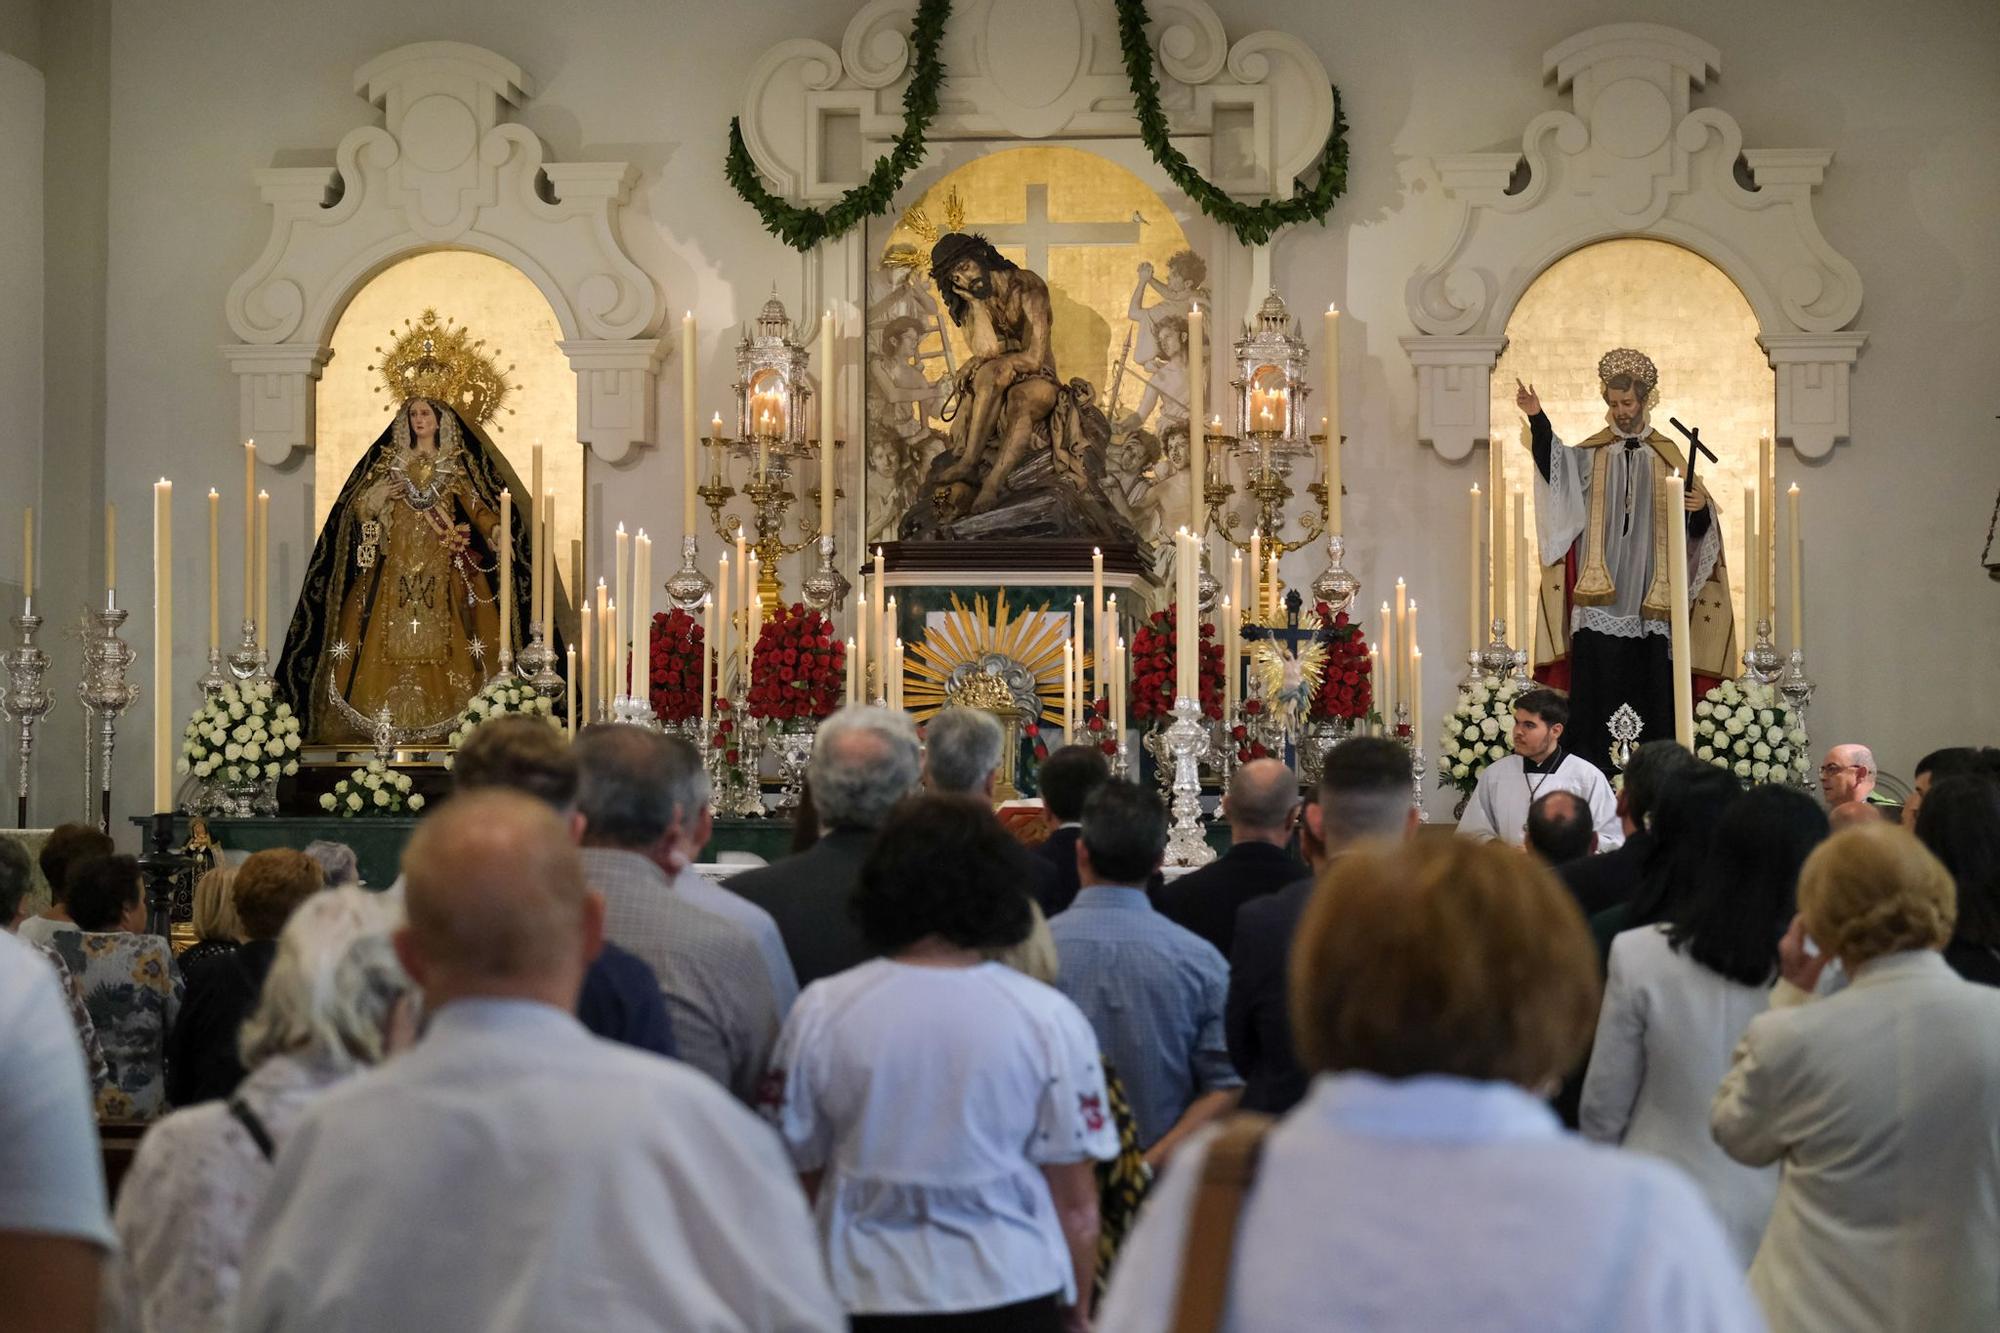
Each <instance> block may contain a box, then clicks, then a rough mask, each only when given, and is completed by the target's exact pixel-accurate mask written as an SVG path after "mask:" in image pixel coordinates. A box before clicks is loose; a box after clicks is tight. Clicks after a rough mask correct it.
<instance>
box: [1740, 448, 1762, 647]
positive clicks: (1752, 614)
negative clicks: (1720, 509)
mask: <svg viewBox="0 0 2000 1333" xmlns="http://www.w3.org/2000/svg"><path fill="white" fill-rule="evenodd" d="M1762 584H1763V580H1762V579H1760V578H1759V577H1758V576H1757V488H1756V487H1755V486H1754V485H1753V486H1745V487H1744V488H1743V637H1744V638H1745V639H1750V638H1753V637H1755V635H1756V633H1757V589H1758V588H1759V587H1760V586H1762Z"/></svg>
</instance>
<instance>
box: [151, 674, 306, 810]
mask: <svg viewBox="0 0 2000 1333" xmlns="http://www.w3.org/2000/svg"><path fill="white" fill-rule="evenodd" d="M298 755H299V719H298V718H297V717H296V716H294V715H293V713H292V706H291V705H290V704H287V703H280V702H279V701H278V698H277V691H276V689H275V687H274V686H273V685H272V684H271V682H270V681H268V680H251V681H241V682H236V681H232V682H230V683H229V684H227V685H224V686H223V687H222V688H221V689H220V690H219V691H217V692H216V694H215V695H214V696H213V697H212V698H210V699H209V700H208V701H207V702H206V703H204V704H203V705H202V706H201V707H200V708H198V709H196V710H195V714H194V716H193V717H191V718H189V719H188V724H187V727H186V729H185V730H183V731H182V732H181V759H180V771H181V772H183V773H192V774H193V775H194V776H195V777H196V778H198V779H200V780H201V781H203V782H207V783H239V784H247V783H254V782H264V781H272V782H275V781H276V780H277V779H278V778H280V777H291V776H292V775H293V774H295V773H297V772H298V771H299V758H298Z"/></svg>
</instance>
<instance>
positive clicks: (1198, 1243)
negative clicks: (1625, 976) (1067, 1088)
mask: <svg viewBox="0 0 2000 1333" xmlns="http://www.w3.org/2000/svg"><path fill="white" fill-rule="evenodd" d="M1597 1000H1598V980H1597V962H1596V951H1595V947H1594V946H1593V944H1592V943H1591V938H1590V933H1589V931H1588V929H1587V928H1586V927H1585V926H1584V923H1583V917H1582V914H1581V913H1580V912H1579V911H1578V909H1577V907H1576V904H1575V902H1574V900H1573V899H1571V897H1570V896H1569V893H1568V892H1567V890H1565V889H1564V888H1563V887H1562V884H1561V882H1560V881H1558V880H1557V879H1556V877H1555V876H1554V874H1552V873H1551V872H1550V871H1549V870H1548V869H1547V868H1545V867H1543V866H1542V865H1540V864H1539V863H1538V862H1536V861H1534V860H1532V859H1531V858H1528V857H1524V856H1522V855H1521V854H1520V852H1519V851H1517V850H1515V849H1514V848H1511V847H1507V846H1505V845H1504V844H1501V843H1497V842H1475V841H1472V840H1471V839H1466V838H1439V839H1417V840H1415V841H1413V842H1409V843H1404V844H1396V845H1391V844H1387V843H1381V844H1363V845H1361V846H1359V847H1356V848H1355V849H1353V850H1350V851H1348V852H1345V853H1343V854H1342V855H1341V856H1340V857H1338V858H1337V859H1335V860H1334V861H1333V862H1332V863H1331V864H1330V865H1329V867H1328V869H1327V870H1326V872H1325V874H1324V875H1323V876H1322V878H1321V880H1320V883H1319V887H1318V889H1317V890H1316V891H1315V892H1314V895H1313V898H1312V900H1311V902H1310V903H1309V904H1308V906H1307V907H1306V911H1305V915H1304V917H1303V919H1302V920H1301V921H1300V925H1299V931H1298V935H1297V936H1296V938H1295V940H1294V943H1293V947H1292V955H1291V1008H1292V1031H1293V1034H1294V1040H1295V1042H1296V1045H1297V1048H1298V1053H1299V1057H1300V1060H1301V1063H1303V1064H1304V1065H1305V1066H1306V1068H1307V1069H1309V1070H1311V1071H1313V1073H1314V1075H1315V1078H1314V1081H1313V1084H1312V1086H1311V1089H1310V1091H1309V1092H1308V1094H1307V1096H1306V1099H1305V1100H1304V1101H1303V1102H1301V1103H1300V1104H1299V1105H1298V1106H1297V1107H1296V1108H1294V1109H1293V1110H1292V1111H1291V1112H1290V1113H1289V1114H1288V1115H1286V1116H1285V1117H1284V1119H1282V1120H1280V1121H1278V1122H1276V1123H1275V1124H1271V1123H1270V1122H1268V1121H1264V1120H1262V1118H1261V1117H1249V1116H1242V1117H1238V1118H1237V1119H1235V1120H1233V1121H1231V1122H1229V1123H1228V1124H1226V1125H1223V1126H1221V1127H1219V1128H1213V1129H1210V1130H1207V1131H1204V1133H1203V1135H1202V1136H1201V1137H1200V1138H1197V1139H1195V1140H1192V1141H1190V1142H1189V1143H1187V1144H1186V1145H1185V1146H1183V1147H1182V1148H1181V1150H1180V1152H1179V1153H1178V1154H1177V1155H1176V1156H1175V1158H1174V1163H1173V1168H1172V1170H1170V1171H1169V1172H1168V1173H1167V1175H1166V1178H1165V1179H1164V1180H1163V1181H1162V1182H1161V1184H1160V1185H1159V1186H1158V1187H1157V1188H1155V1190H1154V1191H1153V1196H1152V1198H1151V1199H1150V1200H1149V1201H1148V1203H1147V1206H1146V1211H1145V1212H1144V1213H1143V1214H1142V1215H1141V1217H1140V1219H1139V1227H1138V1230H1137V1231H1136V1232H1135V1233H1134V1234H1133V1236H1132V1239H1131V1241H1130V1243H1129V1244H1128V1245H1127V1246H1126V1249H1125V1253H1124V1255H1123V1256H1122V1257H1121V1258H1120V1259H1119V1266H1118V1269H1117V1271H1116V1273H1115V1274H1114V1275H1113V1277H1112V1279H1111V1292H1110V1295H1109V1297H1108V1298H1107V1299H1106V1302H1105V1307H1104V1312H1103V1317H1102V1319H1100V1320H1099V1322H1098V1325H1097V1327H1098V1329H1099V1330H1100V1333H1133V1331H1136V1330H1148V1331H1152V1330H1159V1329H1165V1328H1179V1329H1193V1328H1201V1329H1211V1328H1214V1329H1228V1330H1234V1331H1236V1333H1266V1331H1268V1333H1279V1331H1280V1330H1284V1331H1285V1333H1290V1330H1294V1329H1306V1328H1310V1329H1324V1330H1339V1329H1388V1328H1396V1329H1473V1328H1476V1329H1481V1330H1487V1331H1488V1333H1491V1331H1494V1330H1521V1331H1522V1333H1526V1330H1530V1329H1533V1330H1542V1329H1552V1328H1576V1329H1583V1328H1589V1329H1619V1330H1622V1331H1623V1333H1634V1331H1636V1330H1655V1329H1657V1330H1667V1329H1674V1330H1683V1329H1700V1330H1704V1331H1705V1333H1718V1331H1724V1330H1727V1331H1734V1330H1743V1331H1744V1333H1748V1331H1749V1330H1754V1329H1757V1328H1759V1327H1760V1324H1759V1321H1758V1319H1757V1314H1756V1311H1755V1309H1754V1308H1753V1307H1752V1305H1751V1302H1750V1299H1749V1296H1748V1294H1747V1293H1746V1292H1745V1291H1744V1289H1743V1280H1742V1276H1741V1273H1740V1270H1739V1268H1738V1266H1737V1264H1736V1261H1735V1258H1734V1256H1733V1255H1732V1254H1731V1253H1730V1251H1729V1246H1728V1243H1727V1242H1726V1241H1725V1240H1724V1238H1723V1235H1722V1231H1721V1229H1720V1228H1719V1227H1718V1226H1717V1224H1716V1222H1715V1219H1714V1218H1713V1217H1712V1216H1711V1215H1710V1213H1709V1211H1708V1208H1707V1206H1706V1205H1705V1204H1704V1203H1703V1202H1702V1198H1701V1195H1700V1193H1699V1192H1698V1191H1697V1190H1696V1189H1695V1187H1694V1185H1693V1184H1692V1183H1690V1182H1689V1181H1688V1179H1687V1178H1686V1177H1685V1176H1683V1175H1682V1174H1681V1173H1680V1172H1679V1171H1678V1170H1676V1169H1675V1168H1673V1167H1672V1166H1669V1165H1668V1164H1666V1163H1664V1162H1660V1161H1656V1160H1653V1159H1650V1158H1646V1157H1641V1156H1639V1155H1637V1154H1630V1153H1623V1152H1619V1151H1616V1150H1614V1149H1610V1148H1605V1147H1602V1146H1599V1145H1597V1144H1592V1143H1586V1142H1584V1141H1583V1140H1581V1139H1578V1138H1575V1137H1573V1136H1571V1135H1569V1134H1566V1133H1565V1132H1564V1131H1563V1129H1562V1126H1561V1124H1560V1123H1559V1122H1558V1121H1557V1120H1556V1117H1555V1114H1554V1113H1553V1112H1552V1111H1550V1109H1549V1108H1548V1106H1547V1104H1546V1103H1545V1102H1544V1101H1543V1100H1542V1098H1543V1097H1544V1096H1545V1095H1546V1094H1547V1093H1548V1092H1549V1091H1551V1090H1553V1088H1554V1087H1555V1086H1556V1084H1557V1082H1558V1081H1559V1080H1560V1079H1561V1077H1562V1075H1563V1073H1564V1071H1566V1070H1568V1069H1569V1068H1570V1067H1571V1066H1572V1065H1573V1064H1574V1063H1575V1061H1576V1059H1577V1057H1578V1056H1580V1055H1581V1054H1582V1052H1583V1047H1584V1044H1585V1043H1586V1042H1587V1041H1588V1040H1589V1039H1590V1029H1591V1023H1592V1021H1593V1019H1594V1018H1595V1016H1596V1010H1597ZM1267 1130H1268V1132H1266V1131H1267Z"/></svg>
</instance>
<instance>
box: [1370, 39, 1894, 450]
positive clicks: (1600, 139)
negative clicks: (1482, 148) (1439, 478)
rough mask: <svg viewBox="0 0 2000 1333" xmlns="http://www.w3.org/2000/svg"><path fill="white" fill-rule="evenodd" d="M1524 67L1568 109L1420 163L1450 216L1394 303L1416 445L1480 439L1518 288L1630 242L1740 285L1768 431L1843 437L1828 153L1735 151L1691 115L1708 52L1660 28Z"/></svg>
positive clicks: (1486, 429) (1701, 113)
mask: <svg viewBox="0 0 2000 1333" xmlns="http://www.w3.org/2000/svg"><path fill="white" fill-rule="evenodd" d="M1542 59H1543V77H1544V78H1550V77H1553V78H1554V79H1555V81H1556V86H1557V88H1558V89H1559V90H1561V91H1564V92H1567V93H1568V94H1569V95H1570V98H1571V101H1572V105H1573V109H1572V110H1559V111H1549V112H1545V113H1543V114H1542V115H1540V116H1537V117H1536V118H1535V119H1534V120H1533V121H1531V122H1530V123H1529V125H1528V128H1527V130H1526V132H1525V133H1524V134H1523V135H1522V137H1521V151H1520V152H1519V153H1467V154H1459V155H1452V156H1440V157H1438V158H1436V159H1435V160H1434V163H1435V167H1436V170H1437V174H1438V177H1439V180H1440V182H1441V183H1442V185H1443V187H1444V191H1445V194H1446V197H1447V198H1449V199H1451V200H1452V201H1453V202H1454V204H1455V207H1456V211H1455V215H1454V217H1453V220H1452V224H1451V226H1450V240H1449V242H1448V243H1447V244H1446V246H1445V247H1444V250H1443V252H1442V253H1441V254H1440V256H1439V257H1438V258H1437V259H1436V260H1435V261H1434V262H1432V263H1430V264H1427V265H1425V266H1424V267H1423V268H1422V269H1420V270H1418V271H1417V272H1416V273H1415V274H1414V275H1412V276H1411V278H1410V280H1409V282H1408V284H1407V285H1406V287H1405V292H1404V297H1405V301H1406V303H1407V305H1408V307H1409V312H1410V320H1411V322H1412V323H1413V324H1415V325H1416V327H1417V329H1418V330H1419V332H1418V334H1417V336H1415V337H1408V338H1404V339H1403V340H1402V343H1403V347H1404V349H1405V350H1406V351H1407V352H1408V353H1409V356H1410V360H1411V362H1412V363H1413V364H1414V365H1415V366H1416V370H1417V434H1418V437H1419V438H1420V439H1422V440H1424V441H1427V442H1428V443H1430V444H1431V445H1432V446H1433V447H1435V448H1436V449H1437V451H1438V453H1439V454H1441V455H1443V456H1444V457H1446V458H1450V459H1461V458H1464V457H1465V456H1466V455H1467V454H1469V453H1470V452H1471V451H1472V448H1473V446H1474V445H1475V444H1477V443H1479V442H1480V441H1483V440H1486V439H1488V438H1490V435H1491V429H1492V424H1491V421H1490V420H1489V402H1490V392H1489V390H1490V378H1491V374H1492V370H1493V365H1494V363H1495V362H1496V361H1497V360H1498V359H1499V356H1500V352H1501V350H1502V349H1503V348H1504V347H1505V346H1506V341H1507V339H1506V328H1507V320H1508V318H1509V316H1511V315H1512V314H1513V311H1514V306H1515V304H1516V302H1518V301H1519V300H1520V298H1521V294H1522V293H1523V292H1525V291H1526V290H1527V289H1528V286H1529V284H1531V283H1532V282H1533V281H1534V280H1535V278H1536V277H1538V276H1539V275H1540V274H1541V273H1542V271H1543V270H1544V269H1546V268H1547V267H1548V266H1549V265H1550V264H1553V263H1554V262H1555V261H1556V260H1558V259H1560V258H1562V257H1563V256H1564V255H1566V254H1568V253H1570V252H1571V251H1573V250H1576V249H1579V248H1581V247H1583V246H1586V245H1589V244H1592V243H1593V242H1596V241H1602V240H1608V239H1610V238H1613V237H1623V236H1643V237H1651V238H1654V239H1656V240H1662V241H1668V242H1671V243H1673V244H1676V245H1680V246H1683V247H1685V248H1687V249H1689V250H1692V251H1694V252H1695V253H1697V254H1699V255H1701V256H1702V257H1703V258H1705V259H1707V260H1709V262H1711V263H1713V264H1715V265H1716V266H1717V267H1718V268H1720V269H1722V270H1723V272H1725V273H1727V274H1728V275H1729V277H1730V278H1731V279H1732V280H1733V281H1734V282H1735V283H1736V285H1737V286H1738V287H1739V288H1741V289H1742V291H1743V294H1744V296H1745V297H1746V298H1747V299H1748V300H1749V302H1750V307H1751V309H1752V310H1754V311H1755V312H1756V315H1757V321H1758V327H1759V334H1758V341H1759V343H1760V344H1761V345H1762V346H1763V348H1764V351H1765V354H1766V355H1767V356H1768V357H1769V359H1770V363H1771V366H1772V368H1773V369H1774V370H1775V371H1776V383H1777V404H1776V414H1775V415H1776V422H1777V433H1778V436H1779V438H1781V439H1788V440H1790V441H1791V442H1792V445H1793V447H1795V448H1796V449H1797V450H1798V451H1799V452H1800V453H1801V454H1804V455H1807V456H1809V457H1820V456H1823V455H1825V454H1826V453H1827V452H1829V451H1830V450H1831V449H1832V448H1833V446H1834V444H1835V443H1836V442H1837V441H1839V440H1843V439H1845V438H1847V432H1848V411H1847V407H1848V370H1849V367H1851V366H1852V365H1853V364H1854V361H1855V359H1856V357H1857V356H1858V355H1859V354H1860V351H1861V346H1862V344H1863V343H1864V342H1866V341H1867V337H1868V335H1867V334H1865V333H1862V332H1859V331H1857V330H1853V329H1850V328H1849V327H1848V326H1849V325H1850V324H1851V323H1852V322H1853V320H1854V317H1855V315H1856V314H1857V313H1859V311H1860V309H1861V276H1860V274H1859V273H1858V272H1856V270H1855V268H1854V265H1853V264H1851V263H1849V262H1848V261H1847V260H1846V259H1844V258H1842V257H1841V256H1840V255H1839V254H1838V253H1837V252H1836V251H1835V250H1834V249H1833V247H1832V246H1831V245H1829V244H1827V241H1826V238H1825V237H1824V236H1822V235H1821V234H1820V230H1819V224H1818V223H1817V222H1816V221H1815V220H1814V218H1813V212H1812V194H1813V191H1814V190H1815V189H1816V188H1817V187H1818V186H1819V184H1820V182H1821V180H1822V179H1824V177H1825V172H1826V168H1827V166H1828V164H1830V163H1831V162H1832V161H1833V154H1832V152H1831V151H1829V150H1824V149H1756V148H1753V149H1745V148H1744V147H1743V131H1742V129H1741V128H1740V127H1739V126H1738V125H1737V123H1736V120H1735V118H1734V117H1732V116H1730V115H1729V114H1728V113H1727V112H1725V111H1720V110H1717V109H1715V108H1712V107H1703V108H1699V109H1694V108H1691V107H1690V100H1691V94H1692V90H1694V89H1697V88H1700V87H1702V86H1703V85H1704V84H1705V83H1706V81H1707V80H1708V79H1709V78H1710V77H1711V76H1713V75H1715V74H1718V73H1720V72H1721V60H1722V58H1721V55H1720V53H1719V52H1718V51H1716V49H1715V48H1714V47H1712V46H1710V45H1709V44H1708V43H1706V42H1703V41H1701V40H1700V39H1698V38H1695V37H1692V36H1690V35H1688V34H1687V33H1684V32H1679V31H1676V30H1675V29H1673V28H1667V27H1662V26H1659V25H1657V24H1650V23H1618V24H1611V25H1608V26H1605V27H1598V28H1591V29H1589V30H1588V31H1586V32H1581V33H1578V34H1577V35H1576V36H1574V37H1572V38H1570V39H1569V40H1568V41H1565V42H1563V43H1561V44H1560V45H1558V46H1556V47H1554V48H1552V49H1551V50H1549V51H1548V52H1547V53H1546V54H1545V55H1544V56H1543V58H1542ZM1524 162H1525V167H1526V179H1525V183H1524V184H1521V185H1520V186H1519V188H1518V189H1516V188H1514V184H1515V182H1516V180H1517V172H1518V171H1519V170H1520V169H1521V168H1522V166H1523V164H1524ZM1739 162H1740V163H1741V164H1742V166H1743V167H1744V168H1745V169H1746V171H1747V177H1748V184H1747V185H1746V183H1745V181H1744V180H1743V179H1740V178H1739V174H1738V163H1739Z"/></svg>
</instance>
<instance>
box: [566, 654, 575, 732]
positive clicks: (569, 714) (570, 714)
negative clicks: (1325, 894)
mask: <svg viewBox="0 0 2000 1333" xmlns="http://www.w3.org/2000/svg"><path fill="white" fill-rule="evenodd" d="M565 656H566V657H567V658H568V662H567V664H566V665H567V667H568V670H566V671H564V672H563V712H564V714H565V725H564V728H563V729H564V731H565V732H567V733H568V735H569V738H570V739H571V740H575V739H576V645H575V644H573V643H572V644H569V645H567V646H566V652H565Z"/></svg>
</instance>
